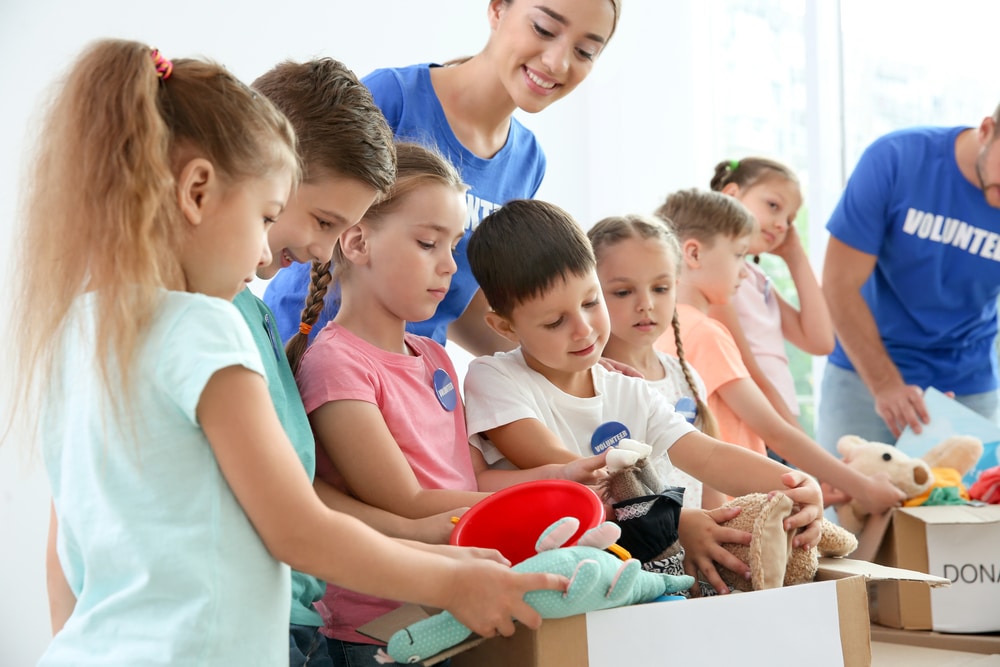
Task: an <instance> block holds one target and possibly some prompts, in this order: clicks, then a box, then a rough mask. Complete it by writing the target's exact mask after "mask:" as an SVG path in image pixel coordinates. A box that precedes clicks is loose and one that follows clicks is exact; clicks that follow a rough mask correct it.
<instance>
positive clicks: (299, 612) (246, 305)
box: [233, 288, 326, 627]
mask: <svg viewBox="0 0 1000 667" xmlns="http://www.w3.org/2000/svg"><path fill="white" fill-rule="evenodd" d="M233 304H235V306H236V308H237V309H238V310H239V311H240V313H241V314H242V315H243V319H245V320H246V321H247V324H249V325H250V333H251V334H252V335H253V339H254V342H255V343H256V344H257V349H258V350H260V356H261V360H262V361H263V363H264V375H265V377H267V388H268V390H269V391H270V392H271V400H272V401H274V408H275V410H277V412H278V419H279V420H280V421H281V425H282V426H283V427H284V428H285V433H286V434H288V439H289V440H291V441H292V446H294V447H295V453H296V454H298V455H299V459H301V460H302V465H303V466H305V469H306V473H307V474H308V475H309V479H313V477H315V475H316V441H315V440H314V438H313V433H312V428H311V427H310V426H309V418H308V417H307V416H306V410H305V408H304V407H302V398H301V397H300V396H299V389H298V387H297V386H296V385H295V376H293V375H292V369H291V367H290V366H289V365H288V357H286V356H285V350H284V348H283V347H282V345H281V339H280V338H279V337H278V330H277V327H276V325H275V320H274V313H272V312H271V309H270V308H268V307H267V305H266V304H265V303H264V302H263V301H261V300H260V299H258V298H257V297H256V296H255V295H254V293H253V292H251V291H250V290H249V288H248V289H244V290H243V292H241V293H240V294H239V295H237V297H236V298H235V299H234V300H233ZM325 591H326V584H325V583H323V582H322V581H320V580H319V579H317V578H316V577H314V576H312V575H308V574H304V573H302V572H298V571H296V570H292V614H291V622H292V623H293V624H295V625H312V626H316V627H319V626H321V625H323V619H322V617H321V616H320V615H319V613H317V612H316V610H315V609H314V608H313V602H315V601H317V600H319V599H320V598H322V597H323V593H324V592H325Z"/></svg>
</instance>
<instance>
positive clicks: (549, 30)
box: [264, 0, 621, 354]
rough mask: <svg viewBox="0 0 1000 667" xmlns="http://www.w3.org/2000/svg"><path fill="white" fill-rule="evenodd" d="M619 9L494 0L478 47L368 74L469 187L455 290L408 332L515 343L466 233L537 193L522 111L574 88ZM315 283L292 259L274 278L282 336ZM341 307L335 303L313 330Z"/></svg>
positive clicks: (592, 3) (381, 102)
mask: <svg viewBox="0 0 1000 667" xmlns="http://www.w3.org/2000/svg"><path fill="white" fill-rule="evenodd" d="M620 13H621V0H544V1H543V2H533V1H530V0H488V7H487V15H488V18H489V39H488V40H487V42H486V44H485V45H484V47H483V49H482V50H481V51H480V52H479V53H477V54H476V55H474V56H472V57H469V58H461V59H457V60H453V61H450V62H447V63H445V64H444V65H438V64H430V63H426V62H425V63H421V64H417V65H409V66H405V67H391V68H383V69H377V70H375V71H374V72H372V73H370V74H369V75H367V76H366V77H364V79H363V81H364V83H365V85H367V86H368V87H369V88H370V89H371V91H372V94H373V95H374V97H375V101H376V103H377V104H378V106H379V107H380V108H381V109H382V111H383V112H384V113H385V116H386V118H387V119H388V121H389V125H390V127H392V130H393V133H394V134H395V136H396V137H397V138H399V139H402V140H406V141H415V142H418V143H421V144H424V145H426V146H432V147H435V148H436V149H437V150H438V151H440V152H441V153H442V154H443V155H444V156H445V157H446V158H447V159H448V160H449V161H450V162H451V163H452V164H454V165H456V167H458V169H459V170H460V172H461V174H462V180H464V181H465V182H466V183H467V184H468V185H469V190H468V191H467V193H466V203H467V208H468V212H467V215H466V219H465V237H463V239H462V242H461V244H460V245H459V252H458V253H457V254H456V261H457V263H458V269H457V270H456V271H455V275H454V277H453V279H452V285H451V289H450V290H449V291H448V295H447V296H446V297H445V299H444V300H443V301H442V302H441V304H440V305H439V306H438V309H437V311H436V312H435V313H434V314H433V316H432V317H430V318H428V319H427V320H426V321H423V322H412V323H409V324H408V326H407V329H408V330H409V331H411V332H413V333H417V334H419V335H421V336H427V337H429V338H433V339H434V340H436V341H437V342H438V343H440V344H442V345H444V344H445V339H446V338H449V339H451V340H453V341H455V342H457V343H458V344H459V345H462V346H463V347H464V348H465V349H467V350H469V351H470V352H471V353H472V354H490V353H492V352H494V351H496V350H498V349H501V347H503V346H505V345H506V340H505V339H503V338H500V337H498V336H497V335H495V334H494V333H493V332H492V331H490V330H489V329H488V328H487V327H486V325H485V324H484V322H483V316H484V315H485V313H486V302H485V300H484V299H483V298H482V294H481V293H480V292H479V287H478V285H476V282H475V280H474V279H473V277H472V272H471V271H470V270H469V266H468V263H467V261H466V253H465V247H466V245H467V243H468V237H469V235H470V234H471V233H472V230H473V229H475V227H476V225H478V224H479V221H480V220H481V219H482V218H483V217H484V216H486V215H488V214H489V213H490V212H491V211H493V210H495V209H497V208H499V207H500V206H502V205H503V204H504V202H507V201H509V200H511V199H521V198H530V197H534V196H535V193H536V192H537V191H538V188H539V186H540V185H541V182H542V178H543V177H544V175H545V154H544V152H543V151H542V147H541V145H540V144H539V142H538V139H536V138H535V135H534V134H532V132H531V131H530V130H529V129H527V128H526V127H525V126H524V125H522V124H521V123H520V122H519V121H518V119H517V118H516V117H515V115H514V114H515V112H516V111H518V110H519V109H520V110H521V111H524V112H527V113H532V114H533V113H537V112H540V111H542V110H544V109H546V108H548V107H549V106H550V105H551V104H553V103H554V102H556V101H557V100H560V99H562V98H563V97H565V96H567V95H569V94H570V93H572V92H573V91H574V90H575V89H576V87H577V86H578V85H579V84H580V83H581V82H582V81H583V80H584V79H586V78H587V76H588V75H589V74H590V72H591V70H592V69H593V67H594V65H595V63H596V61H597V59H598V58H599V57H600V55H601V54H602V53H603V52H604V49H605V48H606V46H607V44H608V42H609V41H610V40H611V37H612V35H613V34H614V32H615V28H616V27H617V25H618V18H619V15H620ZM321 279H324V280H325V279H326V278H322V277H321ZM309 281H310V274H309V270H308V268H307V267H292V270H291V271H286V272H284V273H282V274H279V275H278V276H277V278H276V279H275V280H273V281H271V283H270V284H269V285H268V287H267V292H266V293H265V295H264V300H265V301H267V303H268V305H270V306H271V307H272V308H273V309H274V312H275V313H276V314H277V315H278V328H279V331H280V332H281V336H282V340H288V339H289V338H290V337H291V336H292V335H294V334H295V333H296V332H297V331H298V326H299V314H300V312H301V311H302V302H303V300H304V299H305V296H306V294H307V293H308V292H309V291H310V288H309ZM334 314H336V303H335V302H334V301H331V302H330V303H328V306H327V309H326V311H325V312H323V313H322V314H321V315H320V317H319V319H318V321H317V326H316V328H315V329H314V332H313V333H314V334H315V332H316V331H317V330H318V329H320V328H322V326H323V325H324V324H326V322H327V321H328V320H329V319H330V318H332V317H333V315H334Z"/></svg>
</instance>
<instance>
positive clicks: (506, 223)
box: [468, 199, 597, 317]
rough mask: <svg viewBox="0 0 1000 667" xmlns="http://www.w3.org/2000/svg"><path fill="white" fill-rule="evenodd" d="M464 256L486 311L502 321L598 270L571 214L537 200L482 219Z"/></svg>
mask: <svg viewBox="0 0 1000 667" xmlns="http://www.w3.org/2000/svg"><path fill="white" fill-rule="evenodd" d="M468 253H469V265H470V266H471V267H472V274H473V275H474V276H475V278H476V281H477V282H478V283H479V286H480V287H481V288H482V290H483V295H484V296H485V297H486V300H487V302H489V304H490V308H492V309H493V310H494V311H495V312H496V313H498V314H499V315H501V316H503V317H510V314H511V312H512V311H513V310H514V308H515V307H516V306H517V305H518V304H519V303H522V302H523V301H527V300H529V299H532V298H534V297H537V296H540V295H541V294H544V293H545V292H546V291H547V290H548V289H549V288H550V287H552V285H553V284H555V282H556V281H557V280H559V279H560V278H566V277H567V276H570V275H575V276H583V275H586V274H587V273H588V272H590V271H592V270H593V269H594V267H595V266H596V264H597V263H596V261H595V259H594V251H593V249H591V247H590V241H588V240H587V236H586V234H584V233H583V230H582V229H581V228H580V226H579V225H578V224H577V223H576V221H575V220H573V218H572V217H571V216H570V214H569V213H567V212H566V211H564V210H563V209H561V208H559V207H558V206H556V205H554V204H549V203H546V202H543V201H538V200H536V199H515V200H513V201H509V202H507V203H506V204H504V205H503V207H501V208H499V209H497V210H496V211H494V212H493V213H491V214H489V215H488V216H486V217H485V218H483V220H482V222H480V223H479V227H477V228H476V231H474V232H473V233H472V238H470V239H469V248H468Z"/></svg>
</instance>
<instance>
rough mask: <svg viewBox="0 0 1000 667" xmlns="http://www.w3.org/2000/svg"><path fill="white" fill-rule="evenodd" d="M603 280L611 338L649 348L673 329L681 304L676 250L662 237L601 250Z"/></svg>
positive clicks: (635, 239) (624, 242)
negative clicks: (672, 324) (677, 306)
mask: <svg viewBox="0 0 1000 667" xmlns="http://www.w3.org/2000/svg"><path fill="white" fill-rule="evenodd" d="M597 275H598V277H599V278H600V281H601V289H602V290H603V291H604V299H605V301H606V303H607V307H608V315H609V316H610V318H611V336H612V337H613V338H615V339H618V340H621V341H622V342H624V343H626V344H628V345H630V346H632V347H637V348H648V347H649V346H651V345H652V344H653V343H654V342H655V341H656V340H657V339H658V338H659V337H660V335H661V334H663V332H664V331H666V329H667V328H668V327H669V326H670V323H671V320H672V319H673V316H674V308H675V307H676V305H677V290H676V288H677V262H676V257H675V255H674V251H672V250H671V249H670V247H669V246H667V244H666V243H664V242H663V241H662V240H660V239H658V238H655V237H654V238H648V239H643V238H639V237H632V238H627V239H624V240H622V241H619V242H618V243H615V244H613V245H608V246H604V247H602V248H601V249H600V251H599V253H598V259H597Z"/></svg>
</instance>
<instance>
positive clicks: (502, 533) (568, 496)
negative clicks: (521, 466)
mask: <svg viewBox="0 0 1000 667" xmlns="http://www.w3.org/2000/svg"><path fill="white" fill-rule="evenodd" d="M566 516H574V517H576V518H577V519H579V520H580V528H579V530H577V531H576V533H574V535H573V537H572V538H571V539H570V540H569V541H568V542H567V543H566V545H567V546H569V545H572V544H575V543H576V541H577V540H578V539H580V537H581V536H582V535H583V533H584V532H586V531H588V530H590V529H591V528H594V527H596V526H598V525H600V524H601V522H603V521H604V504H603V503H602V502H601V499H600V498H598V496H597V494H596V493H594V492H593V491H592V490H591V489H590V488H589V487H587V486H584V485H583V484H578V483H576V482H569V481H566V480H554V479H553V480H538V481H533V482H522V483H520V484H515V485H514V486H510V487H508V488H506V489H503V490H502V491H497V492H496V493H494V494H492V495H490V496H489V497H487V498H485V499H483V500H481V501H479V502H478V503H476V504H475V505H473V506H472V507H471V508H469V511H468V512H466V513H465V514H464V515H463V516H462V518H461V519H460V520H459V522H458V523H457V524H456V525H455V529H454V530H453V531H452V533H451V543H452V544H454V545H458V546H465V547H487V548H491V549H496V550H497V551H499V552H500V553H502V554H503V555H504V556H505V557H506V558H507V559H508V560H510V562H511V564H512V565H516V564H518V563H520V562H521V561H523V560H526V559H528V558H531V557H532V556H534V555H535V543H536V542H537V541H538V537H539V536H540V535H541V534H542V531H543V530H545V529H546V528H548V527H549V526H550V525H552V523H553V522H555V521H556V520H557V519H561V518H563V517H566Z"/></svg>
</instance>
